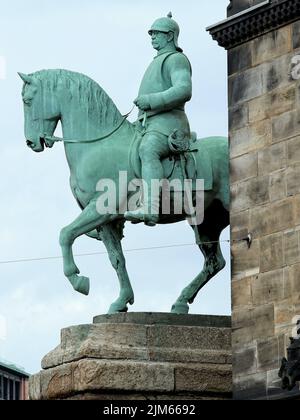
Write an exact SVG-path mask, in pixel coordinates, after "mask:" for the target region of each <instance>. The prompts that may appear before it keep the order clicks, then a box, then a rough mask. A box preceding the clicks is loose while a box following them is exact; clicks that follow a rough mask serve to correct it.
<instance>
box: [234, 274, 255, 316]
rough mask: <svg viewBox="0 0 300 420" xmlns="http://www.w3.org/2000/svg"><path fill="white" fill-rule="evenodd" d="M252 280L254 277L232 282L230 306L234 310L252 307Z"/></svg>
mask: <svg viewBox="0 0 300 420" xmlns="http://www.w3.org/2000/svg"><path fill="white" fill-rule="evenodd" d="M254 279H255V276H253V277H246V278H243V279H241V280H237V281H233V282H232V286H231V287H232V306H233V307H234V308H236V309H239V308H246V307H251V306H252V305H253V300H252V288H251V285H252V282H253V281H254Z"/></svg>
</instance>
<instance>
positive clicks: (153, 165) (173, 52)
mask: <svg viewBox="0 0 300 420" xmlns="http://www.w3.org/2000/svg"><path fill="white" fill-rule="evenodd" d="M149 35H150V36H151V39H152V46H153V48H154V49H155V50H157V55H156V57H155V58H154V60H153V61H152V62H151V64H150V65H149V67H148V69H147V70H146V73H145V75H144V78H143V80H142V83H141V86H140V89H139V94H138V97H137V99H136V100H135V101H134V103H135V104H136V105H137V106H138V108H139V117H138V121H139V122H138V124H139V125H140V126H141V127H142V128H143V138H142V141H141V145H140V149H139V155H140V159H141V162H142V178H143V180H144V183H145V184H146V185H147V187H148V188H147V193H145V191H144V198H143V204H142V205H141V206H140V207H139V208H138V209H137V210H134V211H128V212H126V213H125V218H126V219H127V220H130V221H132V222H145V223H146V224H147V225H149V226H154V225H155V224H156V223H157V222H158V220H159V202H160V198H159V196H157V194H156V196H155V194H154V191H152V189H151V180H152V179H157V180H161V179H163V177H164V173H163V167H162V163H161V160H162V159H163V158H164V157H167V156H168V155H169V154H170V148H169V142H168V139H169V136H170V135H172V133H174V132H176V130H178V132H180V133H184V136H186V137H188V138H189V137H190V126H189V122H188V118H187V116H186V114H185V103H186V102H188V101H189V100H190V99H191V97H192V80H191V76H192V69H191V64H190V62H189V60H188V58H187V57H186V56H185V55H184V54H183V51H182V49H181V48H180V47H179V46H178V36H179V26H178V24H177V23H176V22H175V21H174V20H173V19H172V14H171V13H169V14H168V17H164V18H160V19H157V20H156V21H155V22H154V24H153V25H152V27H151V29H150V30H149Z"/></svg>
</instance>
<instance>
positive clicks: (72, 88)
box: [31, 69, 122, 130]
mask: <svg viewBox="0 0 300 420" xmlns="http://www.w3.org/2000/svg"><path fill="white" fill-rule="evenodd" d="M31 76H33V77H35V78H37V79H39V80H41V82H42V83H43V87H44V89H45V90H48V91H51V92H55V91H57V90H58V89H61V88H65V89H66V95H67V96H68V97H69V98H70V99H72V98H74V97H76V98H77V99H78V101H79V102H80V104H81V105H83V106H84V107H85V109H86V110H87V113H88V115H89V117H90V118H95V119H96V120H97V122H98V124H99V127H103V128H104V127H105V129H106V130H107V129H109V128H113V127H115V126H116V125H117V124H118V123H120V121H121V120H122V115H121V113H120V112H119V110H118V108H117V107H116V105H115V104H114V102H113V101H112V99H111V98H110V97H109V96H108V95H107V93H106V92H105V91H104V89H102V88H101V87H100V86H99V85H98V83H96V82H95V81H94V80H92V79H91V78H89V77H88V76H85V75H84V74H81V73H76V72H73V71H69V70H61V69H59V70H41V71H38V72H36V73H33V74H31Z"/></svg>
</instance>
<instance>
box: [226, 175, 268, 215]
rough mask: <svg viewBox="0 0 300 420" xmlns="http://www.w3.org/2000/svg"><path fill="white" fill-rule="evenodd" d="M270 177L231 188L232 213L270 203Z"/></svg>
mask: <svg viewBox="0 0 300 420" xmlns="http://www.w3.org/2000/svg"><path fill="white" fill-rule="evenodd" d="M269 201H270V196H269V176H264V177H259V178H252V179H249V180H247V181H244V182H240V183H238V184H233V185H232V187H231V211H232V212H233V213H235V212H241V211H243V210H247V209H249V208H252V207H254V206H258V205H261V204H265V203H268V202H269Z"/></svg>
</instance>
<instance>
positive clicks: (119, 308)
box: [108, 297, 134, 315]
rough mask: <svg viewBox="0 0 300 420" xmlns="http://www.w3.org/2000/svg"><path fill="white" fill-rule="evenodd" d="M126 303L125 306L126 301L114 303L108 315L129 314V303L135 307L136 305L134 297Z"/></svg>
mask: <svg viewBox="0 0 300 420" xmlns="http://www.w3.org/2000/svg"><path fill="white" fill-rule="evenodd" d="M125 302H126V303H125V304H124V300H123V302H121V301H120V300H119V299H118V300H117V301H116V302H114V303H112V304H111V305H110V308H109V310H108V315H111V314H119V313H125V312H128V307H127V303H129V304H130V305H133V304H134V298H133V297H132V298H131V299H129V300H125Z"/></svg>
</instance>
